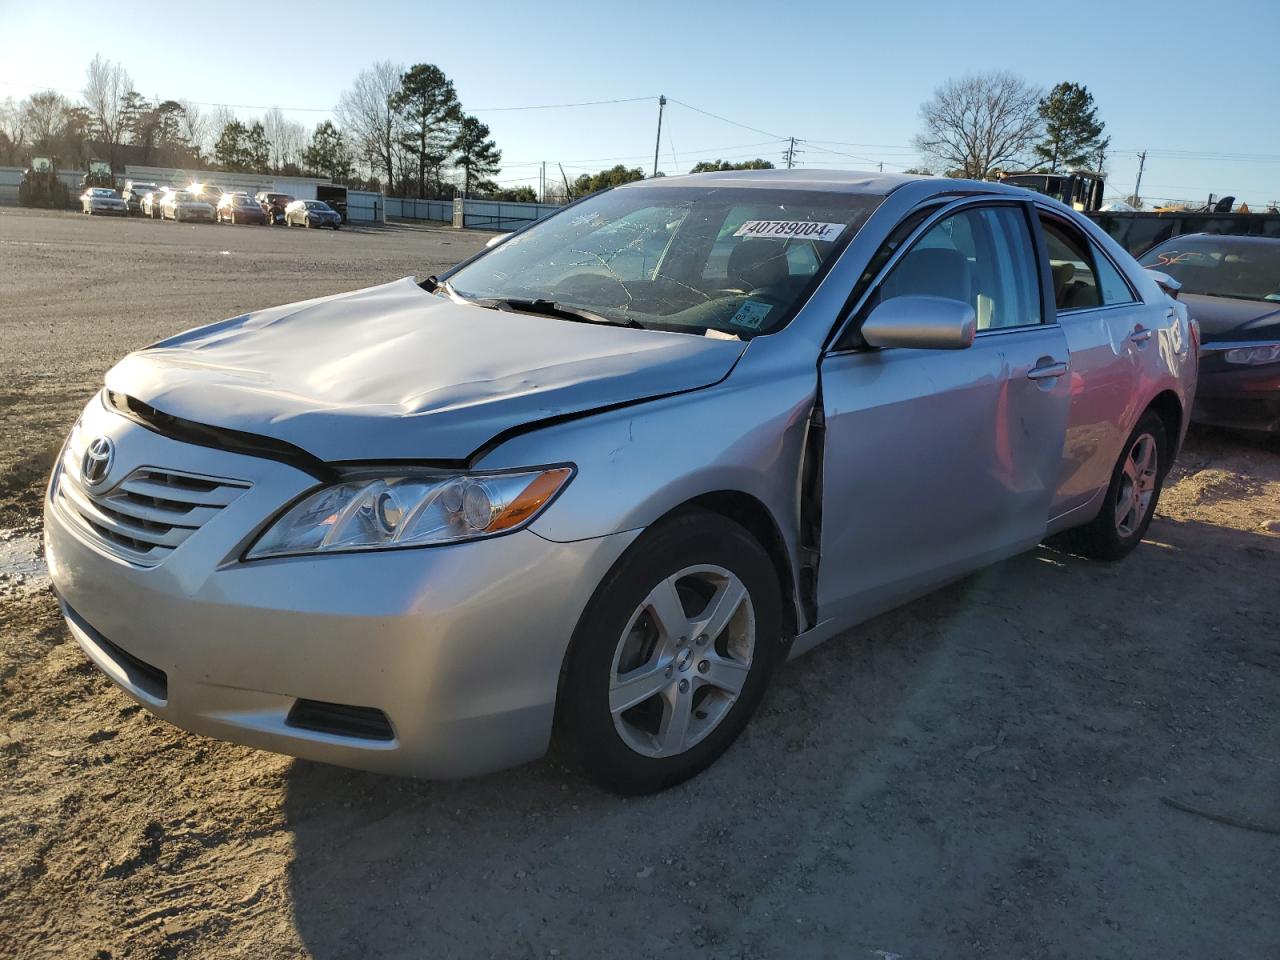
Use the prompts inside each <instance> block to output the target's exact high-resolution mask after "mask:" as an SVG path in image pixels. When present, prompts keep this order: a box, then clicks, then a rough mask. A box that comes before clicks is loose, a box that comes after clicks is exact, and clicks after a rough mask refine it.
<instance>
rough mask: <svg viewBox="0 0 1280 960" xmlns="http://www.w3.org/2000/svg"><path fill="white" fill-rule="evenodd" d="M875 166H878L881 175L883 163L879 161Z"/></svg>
mask: <svg viewBox="0 0 1280 960" xmlns="http://www.w3.org/2000/svg"><path fill="white" fill-rule="evenodd" d="M876 166H878V167H879V168H880V172H881V173H884V161H883V160H881V161H880V162H879V163H878V164H876Z"/></svg>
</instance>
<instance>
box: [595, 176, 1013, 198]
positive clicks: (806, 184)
mask: <svg viewBox="0 0 1280 960" xmlns="http://www.w3.org/2000/svg"><path fill="white" fill-rule="evenodd" d="M921 181H926V182H927V181H933V182H935V183H936V184H937V192H938V193H954V192H957V191H963V192H973V191H975V190H978V191H982V192H988V193H999V194H1013V195H1015V196H1023V195H1025V194H1026V193H1027V192H1028V191H1027V190H1026V189H1024V188H1022V187H1015V186H1013V185H1008V186H1006V185H1004V184H1000V183H991V182H987V181H979V180H953V179H951V178H950V177H924V176H915V175H913V174H904V173H878V172H876V171H870V172H864V171H859V170H812V169H799V170H721V171H716V172H713V173H690V174H683V175H681V176H677V177H650V178H648V179H646V180H637V181H635V182H633V183H628V184H625V185H623V187H621V188H619V189H626V190H633V189H644V188H646V187H664V186H670V187H686V186H688V187H693V186H697V187H755V188H762V189H774V190H778V189H781V190H818V191H825V192H828V193H851V194H858V195H861V196H870V197H884V196H888V195H889V194H891V193H893V191H895V190H897V189H898V188H899V187H902V186H905V185H906V184H909V183H918V182H921Z"/></svg>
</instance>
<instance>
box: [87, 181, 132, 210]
mask: <svg viewBox="0 0 1280 960" xmlns="http://www.w3.org/2000/svg"><path fill="white" fill-rule="evenodd" d="M80 206H81V209H83V211H84V212H85V213H87V214H89V215H90V216H92V215H93V214H95V213H102V214H108V215H113V216H117V217H123V216H127V215H128V213H129V205H128V204H126V203H125V202H124V201H123V200H121V199H120V194H118V193H116V191H114V190H112V189H111V188H109V187H90V188H89V189H88V190H86V191H85V192H84V193H82V194H80Z"/></svg>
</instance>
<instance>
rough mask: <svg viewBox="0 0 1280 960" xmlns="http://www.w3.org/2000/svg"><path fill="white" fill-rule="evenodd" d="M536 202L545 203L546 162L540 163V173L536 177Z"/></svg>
mask: <svg viewBox="0 0 1280 960" xmlns="http://www.w3.org/2000/svg"><path fill="white" fill-rule="evenodd" d="M538 202H539V203H546V202H547V161H545V160H543V161H542V172H541V173H540V174H539V175H538Z"/></svg>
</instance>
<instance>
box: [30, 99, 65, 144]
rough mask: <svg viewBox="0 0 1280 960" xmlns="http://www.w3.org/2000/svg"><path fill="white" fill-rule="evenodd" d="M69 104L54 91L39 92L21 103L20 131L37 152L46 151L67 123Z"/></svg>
mask: <svg viewBox="0 0 1280 960" xmlns="http://www.w3.org/2000/svg"><path fill="white" fill-rule="evenodd" d="M70 106H71V104H70V103H69V102H68V101H67V98H66V97H64V96H63V95H62V94H60V93H58V91H56V90H41V91H40V92H39V93H33V94H32V95H31V96H29V97H27V99H26V100H23V101H22V106H21V107H20V110H21V115H20V117H21V119H20V123H21V124H22V129H23V130H24V131H25V132H26V135H27V136H28V137H29V138H30V140H31V143H32V146H34V147H35V148H36V149H37V150H48V149H49V148H50V146H51V144H52V143H53V141H54V138H56V137H57V136H58V135H59V134H61V133H62V130H63V128H64V127H65V126H66V123H67V109H68V108H69V107H70Z"/></svg>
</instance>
